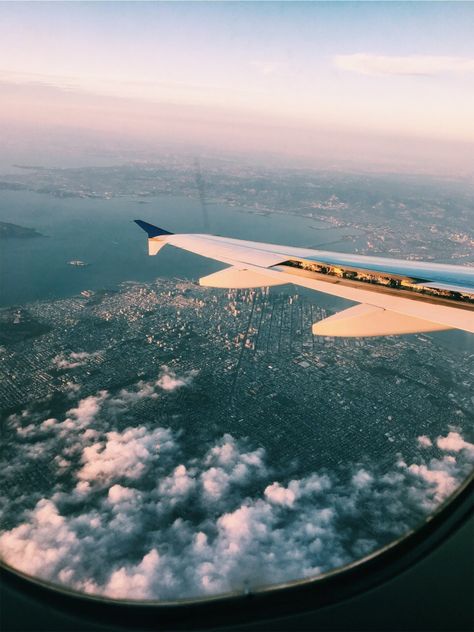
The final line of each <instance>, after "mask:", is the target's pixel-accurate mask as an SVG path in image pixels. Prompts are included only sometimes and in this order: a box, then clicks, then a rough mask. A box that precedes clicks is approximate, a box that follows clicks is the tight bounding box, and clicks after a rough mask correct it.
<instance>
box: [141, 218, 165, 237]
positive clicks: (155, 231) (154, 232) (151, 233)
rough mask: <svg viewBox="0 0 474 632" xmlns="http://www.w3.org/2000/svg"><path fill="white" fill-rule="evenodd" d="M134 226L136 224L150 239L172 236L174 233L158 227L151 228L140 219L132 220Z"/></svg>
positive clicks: (151, 226) (151, 225)
mask: <svg viewBox="0 0 474 632" xmlns="http://www.w3.org/2000/svg"><path fill="white" fill-rule="evenodd" d="M133 221H134V222H135V224H138V225H139V226H140V228H142V229H143V230H144V231H145V232H146V233H147V234H148V238H149V239H150V238H151V237H159V236H160V235H173V234H174V233H170V232H169V231H168V230H164V228H159V227H158V226H153V224H148V222H144V221H143V220H141V219H135V220H133Z"/></svg>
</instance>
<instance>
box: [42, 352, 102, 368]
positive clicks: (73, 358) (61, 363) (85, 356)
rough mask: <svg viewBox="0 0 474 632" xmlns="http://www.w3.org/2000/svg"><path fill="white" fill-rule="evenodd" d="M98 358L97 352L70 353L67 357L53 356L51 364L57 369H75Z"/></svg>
mask: <svg viewBox="0 0 474 632" xmlns="http://www.w3.org/2000/svg"><path fill="white" fill-rule="evenodd" d="M98 357H100V353H99V352H98V351H96V352H94V353H87V352H86V351H72V352H71V353H69V354H68V355H64V354H60V355H57V356H54V358H53V364H54V365H55V366H56V367H57V368H58V369H65V370H66V369H75V368H76V367H79V366H84V365H85V364H87V363H88V362H89V361H90V360H94V359H96V358H98Z"/></svg>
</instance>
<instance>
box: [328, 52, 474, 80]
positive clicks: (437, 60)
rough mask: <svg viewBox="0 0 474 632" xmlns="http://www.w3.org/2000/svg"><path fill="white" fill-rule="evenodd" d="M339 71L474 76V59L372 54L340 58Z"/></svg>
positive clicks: (337, 65)
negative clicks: (473, 74) (470, 74)
mask: <svg viewBox="0 0 474 632" xmlns="http://www.w3.org/2000/svg"><path fill="white" fill-rule="evenodd" d="M333 63H334V65H335V66H336V67H337V68H340V69H342V70H348V71H351V72H356V73H359V74H363V75H390V76H392V75H409V76H413V75H414V76H417V75H419V76H433V75H441V74H458V75H464V74H468V73H474V58H471V57H443V56H440V55H405V56H398V57H397V56H385V55H372V54H368V53H356V54H353V55H336V56H335V57H334V59H333Z"/></svg>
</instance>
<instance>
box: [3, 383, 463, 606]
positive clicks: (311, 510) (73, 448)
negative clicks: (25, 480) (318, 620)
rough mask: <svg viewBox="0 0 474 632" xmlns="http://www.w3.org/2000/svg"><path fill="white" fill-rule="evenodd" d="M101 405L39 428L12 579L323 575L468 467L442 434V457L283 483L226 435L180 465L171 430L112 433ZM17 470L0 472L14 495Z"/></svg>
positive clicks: (101, 589) (168, 587) (451, 438)
mask: <svg viewBox="0 0 474 632" xmlns="http://www.w3.org/2000/svg"><path fill="white" fill-rule="evenodd" d="M167 374H168V375H170V374H169V373H167ZM159 379H160V378H159ZM176 379H180V378H176ZM145 384H149V383H148V382H147V383H141V384H139V385H136V387H135V389H131V390H130V391H127V392H134V393H138V392H140V391H142V390H143V388H144V385H145ZM151 384H152V385H154V387H153V389H152V392H156V390H157V389H159V388H160V387H159V386H157V385H156V383H155V382H152V383H151ZM155 387H156V388H155ZM147 392H148V391H147ZM147 396H148V395H147ZM165 396H166V395H165V394H163V395H160V397H165ZM125 399H126V398H124V397H123V394H122V399H121V401H125ZM131 403H132V404H133V402H131ZM112 406H115V405H114V404H113V398H112V397H111V395H110V394H108V393H107V392H105V391H104V392H102V393H99V394H98V395H96V396H92V397H86V398H83V399H82V400H80V402H79V403H78V404H77V406H76V407H74V408H71V409H70V410H68V411H67V413H66V421H67V420H69V421H70V422H71V426H70V427H69V426H68V427H67V428H65V427H64V426H63V424H64V422H61V421H58V420H57V419H54V418H51V419H49V420H46V421H44V422H43V424H40V423H39V424H38V426H41V425H44V428H43V429H41V430H40V432H42V433H43V435H44V437H45V438H44V440H43V439H42V436H43V435H41V434H39V435H38V437H39V440H36V442H35V443H34V444H32V445H33V446H37V448H35V449H37V450H38V451H39V452H40V453H41V452H42V451H43V452H44V449H47V450H48V451H49V453H50V454H52V455H53V457H52V458H51V465H52V467H53V472H54V471H57V472H58V479H57V480H56V481H55V483H54V489H53V492H52V493H51V496H50V497H48V498H42V499H41V498H39V496H38V492H34V493H33V492H31V493H29V494H28V495H26V496H25V497H24V498H23V499H22V500H21V502H22V507H23V508H24V512H23V514H20V513H19V512H18V505H17V506H16V511H15V510H14V509H13V510H11V512H10V513H11V514H12V516H13V518H14V520H17V521H19V522H20V523H19V524H18V523H15V524H16V525H17V526H15V527H13V528H11V529H8V530H4V531H3V532H1V533H0V547H1V550H2V553H3V556H4V559H5V560H6V561H7V562H8V563H10V564H12V565H13V566H15V567H16V568H19V569H20V570H23V571H24V572H27V573H32V574H34V575H38V576H40V577H43V578H45V579H49V580H51V581H56V582H60V583H62V584H65V585H67V586H69V587H71V588H76V589H78V590H84V591H87V592H90V593H93V594H99V595H107V596H109V597H114V598H123V597H127V598H130V599H174V598H183V597H195V596H203V595H212V594H216V593H219V592H225V591H229V590H243V589H245V588H253V587H256V586H261V585H264V584H271V583H276V582H285V581H290V580H292V579H297V578H302V577H309V576H314V575H317V574H319V573H321V572H324V571H326V570H331V569H334V568H336V567H338V566H340V565H342V564H345V563H348V562H351V561H353V560H354V559H357V558H359V557H360V556H363V555H367V554H369V553H371V552H372V551H374V549H376V548H377V547H379V546H382V545H383V544H385V543H387V542H389V541H391V540H392V539H393V538H395V537H398V536H400V535H401V534H402V533H403V532H404V531H407V530H408V529H410V528H413V527H414V526H416V525H417V524H419V523H420V522H421V521H422V520H423V519H424V518H425V517H426V516H427V514H429V512H431V511H432V510H433V509H434V508H435V507H436V506H437V505H438V504H439V502H440V501H441V500H443V499H444V498H446V496H447V495H449V493H451V492H452V491H453V490H454V489H455V488H456V485H458V484H459V482H460V481H461V480H462V479H463V477H464V475H465V474H466V472H467V471H469V468H470V467H471V464H470V457H469V454H470V448H469V446H471V445H472V444H469V443H468V442H467V441H465V440H464V438H463V437H462V436H461V435H460V434H459V433H457V432H450V433H449V434H447V436H446V437H442V436H440V437H438V440H437V445H438V447H439V448H440V449H445V450H448V451H451V452H456V454H455V456H454V455H453V454H444V455H443V458H441V459H431V460H429V459H428V458H424V456H423V455H425V454H426V453H427V452H426V451H419V450H418V451H417V462H416V463H411V464H407V463H406V462H405V461H403V460H402V458H401V457H400V459H399V461H398V462H396V461H395V460H394V462H393V463H392V465H391V466H390V464H389V463H387V462H384V463H383V465H380V464H379V465H377V464H370V465H369V464H368V463H366V462H364V463H363V464H357V465H356V464H351V463H346V464H344V465H343V466H341V468H338V469H333V470H330V471H325V472H320V473H318V472H316V473H312V474H310V475H308V476H301V477H299V478H298V477H296V476H294V477H293V478H291V479H290V480H289V477H288V474H287V470H286V467H285V466H286V464H283V463H281V464H278V463H277V464H275V465H273V462H272V467H270V466H269V465H268V459H267V457H266V454H265V451H264V450H263V449H262V448H258V449H251V448H250V447H249V443H248V441H245V440H237V439H236V438H235V437H233V436H232V435H230V434H225V435H224V436H223V437H222V438H221V439H220V440H216V441H215V442H214V443H213V444H212V445H211V446H210V447H209V448H206V450H207V451H205V452H204V453H203V452H201V453H199V448H198V449H197V451H196V452H194V453H193V456H192V457H190V458H185V454H184V450H183V449H182V445H181V444H180V440H179V433H174V432H173V431H172V430H171V429H167V428H160V427H155V426H152V427H150V426H151V421H150V423H149V424H148V425H146V422H145V420H142V423H141V424H140V425H138V426H136V427H127V428H125V429H123V427H124V425H125V423H124V421H125V419H127V417H124V418H121V417H120V416H119V423H118V424H116V423H115V422H110V420H109V421H108V416H107V413H108V412H110V410H111V408H110V407H112ZM124 406H125V405H124ZM114 410H115V409H114ZM120 410H121V409H120ZM120 410H119V412H120ZM124 410H126V406H125V409H124ZM45 417H46V415H45V416H43V417H40V419H44V418H45ZM30 422H31V416H30V414H29V413H26V414H25V415H17V416H15V417H14V418H12V420H11V423H12V424H13V427H16V425H17V424H20V425H22V427H23V425H24V426H25V428H28V426H29V425H35V424H34V423H30ZM83 424H86V425H85V426H84V425H83ZM90 424H92V426H93V427H89V425H90ZM117 428H120V430H117ZM78 429H79V430H80V432H77V430H78ZM107 430H108V431H107ZM29 432H30V430H27V431H26V436H25V437H18V438H17V440H18V441H19V443H20V444H21V446H22V447H23V444H24V442H28V441H30V437H29ZM427 447H429V446H427ZM428 452H430V451H428ZM22 454H23V453H22ZM54 457H56V460H54ZM19 463H20V462H19V461H18V460H17V461H15V460H14V461H12V462H10V463H8V464H6V465H5V468H4V469H3V470H2V474H4V475H6V476H7V478H8V481H10V480H11V481H13V485H12V491H11V494H12V498H14V500H17V499H16V488H15V487H14V482H15V480H16V479H17V478H18V472H19V471H21V470H19V469H18V468H19V467H20V465H19ZM63 465H64V467H67V468H68V475H67V476H64V475H63V474H62V471H63V470H62V468H63ZM54 468H57V470H55V469H54ZM277 468H278V469H277ZM12 506H13V507H15V506H14V505H13V503H12ZM28 507H30V509H28ZM19 516H21V517H19ZM104 552H106V553H107V554H106V555H105V554H104Z"/></svg>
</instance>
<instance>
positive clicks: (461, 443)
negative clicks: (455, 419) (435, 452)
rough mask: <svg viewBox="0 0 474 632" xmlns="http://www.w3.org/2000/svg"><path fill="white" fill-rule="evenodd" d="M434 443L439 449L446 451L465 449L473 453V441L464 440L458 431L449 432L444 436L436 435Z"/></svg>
mask: <svg viewBox="0 0 474 632" xmlns="http://www.w3.org/2000/svg"><path fill="white" fill-rule="evenodd" d="M436 445H437V446H438V448H439V449H440V450H446V451H448V452H459V451H460V450H467V451H468V452H470V453H471V454H472V455H474V443H469V441H465V440H464V439H463V437H462V436H461V435H460V434H459V432H450V433H449V434H448V435H447V436H446V437H438V438H437V440H436Z"/></svg>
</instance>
